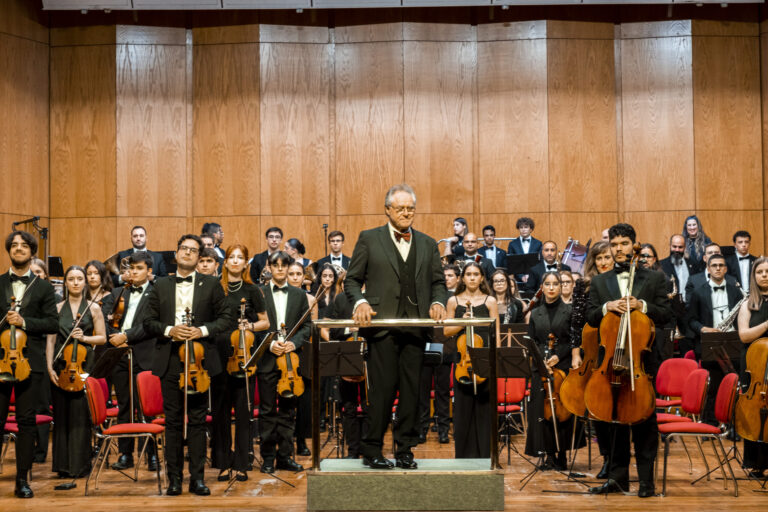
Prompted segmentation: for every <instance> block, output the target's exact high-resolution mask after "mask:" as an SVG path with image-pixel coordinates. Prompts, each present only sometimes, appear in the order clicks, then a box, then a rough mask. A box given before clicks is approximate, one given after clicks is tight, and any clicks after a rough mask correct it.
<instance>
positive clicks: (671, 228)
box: [619, 211, 707, 258]
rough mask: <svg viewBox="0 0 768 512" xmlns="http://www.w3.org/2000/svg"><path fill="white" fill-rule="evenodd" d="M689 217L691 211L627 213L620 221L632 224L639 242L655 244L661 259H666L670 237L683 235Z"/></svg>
mask: <svg viewBox="0 0 768 512" xmlns="http://www.w3.org/2000/svg"><path fill="white" fill-rule="evenodd" d="M688 215H691V213H690V211H658V212H626V213H625V214H624V217H623V218H622V219H619V221H620V222H628V223H629V224H632V227H634V228H635V232H636V233H637V241H638V242H640V243H649V244H653V246H654V247H655V248H656V252H658V254H659V258H666V257H667V256H669V237H671V236H672V235H674V234H681V233H682V231H683V230H682V228H683V221H684V220H685V218H686V217H687V216H688ZM702 222H703V221H702ZM705 227H707V226H706V224H705Z"/></svg>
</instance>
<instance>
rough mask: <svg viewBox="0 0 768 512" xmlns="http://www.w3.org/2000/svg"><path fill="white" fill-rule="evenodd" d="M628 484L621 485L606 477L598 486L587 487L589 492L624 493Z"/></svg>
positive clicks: (627, 490)
mask: <svg viewBox="0 0 768 512" xmlns="http://www.w3.org/2000/svg"><path fill="white" fill-rule="evenodd" d="M628 488H629V485H623V486H622V485H621V484H619V482H617V481H616V480H612V479H610V478H609V479H608V480H606V482H605V483H604V484H603V485H601V486H598V487H592V488H590V489H589V493H590V494H611V493H624V492H629V489H628Z"/></svg>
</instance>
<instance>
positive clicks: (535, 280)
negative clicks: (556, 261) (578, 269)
mask: <svg viewBox="0 0 768 512" xmlns="http://www.w3.org/2000/svg"><path fill="white" fill-rule="evenodd" d="M545 269H546V267H545V263H544V260H541V261H539V262H538V263H537V264H536V265H534V266H533V267H531V273H530V274H528V281H527V282H525V283H523V284H522V285H520V289H521V290H523V291H527V292H533V293H536V292H537V291H538V290H539V287H540V286H541V280H542V278H543V277H544V274H546V273H547V272H546V270H545ZM560 270H571V267H570V266H569V265H566V264H564V263H563V264H562V265H560Z"/></svg>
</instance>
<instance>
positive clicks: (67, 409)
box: [52, 299, 94, 478]
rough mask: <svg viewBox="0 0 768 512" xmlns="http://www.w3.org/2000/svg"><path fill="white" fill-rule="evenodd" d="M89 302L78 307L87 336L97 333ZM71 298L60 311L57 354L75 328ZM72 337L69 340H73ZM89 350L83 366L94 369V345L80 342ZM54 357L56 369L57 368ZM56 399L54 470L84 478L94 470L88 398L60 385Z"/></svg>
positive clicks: (88, 370)
mask: <svg viewBox="0 0 768 512" xmlns="http://www.w3.org/2000/svg"><path fill="white" fill-rule="evenodd" d="M87 308H88V304H87V302H86V301H85V299H83V300H82V301H81V302H80V306H79V307H78V313H79V314H80V315H82V318H81V320H80V324H79V327H80V328H81V329H82V330H83V334H84V335H85V336H92V335H93V317H91V312H90V311H88V309H87ZM75 316H76V315H73V314H72V309H71V308H70V306H69V302H64V304H63V305H62V307H61V311H60V312H59V333H58V336H57V338H56V345H55V348H54V352H53V353H54V354H58V353H59V350H61V347H62V346H63V344H64V340H66V339H67V336H69V333H70V332H71V331H72V325H73V324H74V321H75ZM72 341H73V340H72V339H70V341H69V344H71V343H72ZM78 346H83V347H85V348H86V350H87V354H88V355H87V357H86V360H85V364H83V370H84V371H85V372H86V373H90V372H91V369H92V368H93V361H94V358H93V347H92V346H91V345H89V344H88V343H78ZM56 365H57V362H55V361H54V369H56V368H57V366H56ZM52 400H53V447H52V452H53V471H54V472H57V473H58V474H59V475H60V476H63V477H70V478H80V477H83V476H86V475H88V472H89V471H90V470H91V455H92V448H91V419H90V413H89V411H88V400H87V399H86V397H85V393H84V392H83V391H74V392H70V391H64V390H63V389H61V388H60V387H58V386H54V387H53V390H52Z"/></svg>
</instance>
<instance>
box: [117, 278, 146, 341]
mask: <svg viewBox="0 0 768 512" xmlns="http://www.w3.org/2000/svg"><path fill="white" fill-rule="evenodd" d="M147 286H149V281H147V282H146V283H144V284H143V285H141V286H140V287H139V288H141V291H138V292H137V291H133V290H131V294H130V297H129V298H128V306H127V307H126V308H125V320H123V330H122V332H125V331H127V330H128V329H130V328H131V327H133V317H135V316H136V310H137V309H138V308H139V301H140V300H141V296H142V295H144V292H145V291H147Z"/></svg>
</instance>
